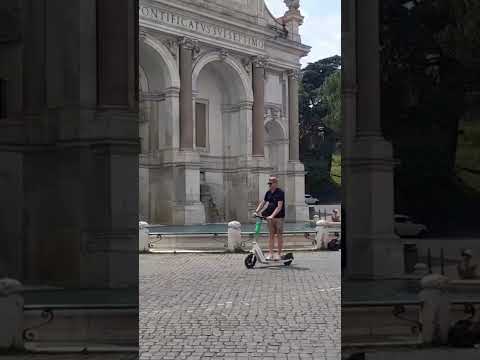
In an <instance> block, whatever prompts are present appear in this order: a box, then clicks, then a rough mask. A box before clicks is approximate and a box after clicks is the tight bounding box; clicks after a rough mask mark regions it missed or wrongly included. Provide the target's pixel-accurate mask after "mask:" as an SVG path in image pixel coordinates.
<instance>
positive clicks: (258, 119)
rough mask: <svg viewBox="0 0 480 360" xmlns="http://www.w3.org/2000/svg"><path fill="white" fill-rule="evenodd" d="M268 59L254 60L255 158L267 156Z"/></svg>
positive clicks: (253, 153) (253, 151) (253, 128)
mask: <svg viewBox="0 0 480 360" xmlns="http://www.w3.org/2000/svg"><path fill="white" fill-rule="evenodd" d="M266 63H267V59H266V58H263V57H257V58H254V59H253V62H252V65H253V96H254V100H253V121H252V122H253V126H252V130H253V131H252V136H253V144H252V145H253V149H252V155H253V156H264V155H265V128H264V124H263V123H264V119H265V66H266Z"/></svg>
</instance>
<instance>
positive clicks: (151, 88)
mask: <svg viewBox="0 0 480 360" xmlns="http://www.w3.org/2000/svg"><path fill="white" fill-rule="evenodd" d="M139 52H140V53H139V55H140V56H139V60H140V68H139V87H140V89H139V90H140V109H139V110H140V116H139V136H140V141H141V155H140V166H139V167H140V168H139V175H140V179H139V180H140V181H139V196H140V199H139V200H140V202H139V207H140V208H139V213H140V220H144V221H147V222H153V223H160V222H163V221H165V219H166V217H165V216H164V215H165V214H162V211H163V210H162V209H164V208H165V206H164V204H165V203H168V201H169V200H171V199H170V198H168V196H170V194H172V193H174V188H173V184H172V183H171V182H170V183H169V182H166V181H163V180H162V178H161V176H162V175H161V171H160V170H159V166H158V165H159V164H157V163H156V162H155V160H154V159H156V158H158V156H157V157H156V154H158V152H159V151H162V149H168V148H172V147H175V146H176V144H177V142H178V131H177V130H176V124H178V119H177V118H176V117H177V116H178V110H177V109H178V96H177V97H176V96H174V95H175V94H174V91H172V90H174V89H176V88H178V84H179V80H178V71H177V68H176V65H175V60H174V59H173V57H172V56H171V54H170V53H169V51H168V50H167V49H166V48H165V47H164V45H162V44H161V43H159V42H157V41H155V40H153V39H151V38H149V37H147V38H146V39H143V41H141V42H140V46H139ZM162 204H163V206H162Z"/></svg>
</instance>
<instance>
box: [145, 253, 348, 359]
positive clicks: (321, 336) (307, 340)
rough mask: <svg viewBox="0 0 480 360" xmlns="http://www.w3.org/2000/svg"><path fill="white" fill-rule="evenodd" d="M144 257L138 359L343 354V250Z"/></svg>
mask: <svg viewBox="0 0 480 360" xmlns="http://www.w3.org/2000/svg"><path fill="white" fill-rule="evenodd" d="M244 258H245V255H240V254H219V255H208V254H191V255H142V256H141V258H140V351H141V354H140V359H142V360H143V359H145V360H147V359H152V360H153V359H191V360H194V359H224V360H226V359H285V360H290V359H298V360H303V359H315V360H338V359H340V358H341V357H340V254H339V253H333V252H316V253H297V254H295V262H294V264H292V265H291V266H290V267H285V266H281V267H270V268H260V267H258V265H257V267H255V269H252V270H248V269H246V268H245V266H244V265H243V260H244Z"/></svg>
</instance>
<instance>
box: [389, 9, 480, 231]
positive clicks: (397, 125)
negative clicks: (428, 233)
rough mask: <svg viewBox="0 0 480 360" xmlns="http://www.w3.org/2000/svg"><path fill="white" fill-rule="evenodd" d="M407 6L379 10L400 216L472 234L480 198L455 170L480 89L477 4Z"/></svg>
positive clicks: (442, 229)
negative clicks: (471, 97) (469, 96)
mask: <svg viewBox="0 0 480 360" xmlns="http://www.w3.org/2000/svg"><path fill="white" fill-rule="evenodd" d="M404 3H407V1H401V2H399V1H397V0H385V1H382V2H381V4H382V22H383V23H382V25H381V29H382V32H381V42H382V53H381V55H382V57H381V59H382V64H381V66H382V67H381V69H382V70H381V71H382V109H381V110H382V127H383V131H384V134H385V135H386V137H387V138H388V139H389V140H391V141H392V143H393V145H394V153H395V157H396V158H397V159H398V160H399V163H400V165H399V166H398V167H397V168H396V170H395V192H396V199H395V203H396V207H397V211H401V212H407V213H410V214H412V215H414V216H416V217H417V218H419V219H420V220H421V221H425V222H427V224H428V223H430V224H431V225H432V224H436V225H437V226H438V229H441V231H448V228H449V227H450V230H451V229H453V228H455V227H457V228H466V225H468V223H469V222H470V223H471V219H470V215H471V211H470V210H469V209H471V208H472V207H473V204H474V202H475V201H478V197H477V198H476V199H475V198H473V197H472V196H471V195H472V194H471V193H470V192H468V191H467V190H466V187H465V184H463V183H462V182H461V181H459V178H458V168H457V166H456V163H457V162H458V156H457V155H458V154H457V150H459V149H460V148H459V146H458V145H459V138H458V134H459V123H460V120H461V118H462V117H463V115H464V113H465V109H466V102H465V95H466V93H467V92H468V91H471V90H475V89H476V90H479V89H480V76H479V74H480V62H479V61H478V60H479V59H480V56H479V55H480V50H479V49H480V47H479V45H480V42H479V39H480V37H479V34H480V32H479V31H480V26H479V25H480V24H479V19H480V17H479V15H480V12H479V10H480V6H479V2H478V1H470V0H413V1H409V2H408V3H409V4H412V5H413V6H411V7H410V8H408V7H405V6H404ZM475 44H476V45H475ZM462 151H463V150H462ZM462 157H464V155H462ZM467 192H468V194H467ZM458 208H461V209H462V210H463V211H464V212H459V211H458Z"/></svg>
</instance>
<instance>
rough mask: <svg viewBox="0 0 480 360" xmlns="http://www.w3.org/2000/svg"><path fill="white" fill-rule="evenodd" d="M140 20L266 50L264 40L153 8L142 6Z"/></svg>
mask: <svg viewBox="0 0 480 360" xmlns="http://www.w3.org/2000/svg"><path fill="white" fill-rule="evenodd" d="M139 11H140V18H143V19H146V20H153V21H155V22H158V23H161V24H166V25H173V26H175V27H179V28H183V29H187V30H190V31H194V32H197V33H200V34H203V35H207V36H210V37H214V38H218V39H223V40H228V41H231V42H235V43H237V44H241V45H244V46H248V47H252V48H256V49H261V50H263V49H264V48H265V44H264V42H263V40H261V39H257V38H255V37H253V36H251V35H248V34H245V33H242V32H239V31H235V30H231V29H227V28H225V27H223V26H221V25H215V24H210V23H206V22H203V21H198V20H194V19H190V18H187V17H184V16H182V15H178V14H174V13H171V12H168V11H164V10H161V9H158V8H155V7H151V6H140V10H139Z"/></svg>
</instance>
